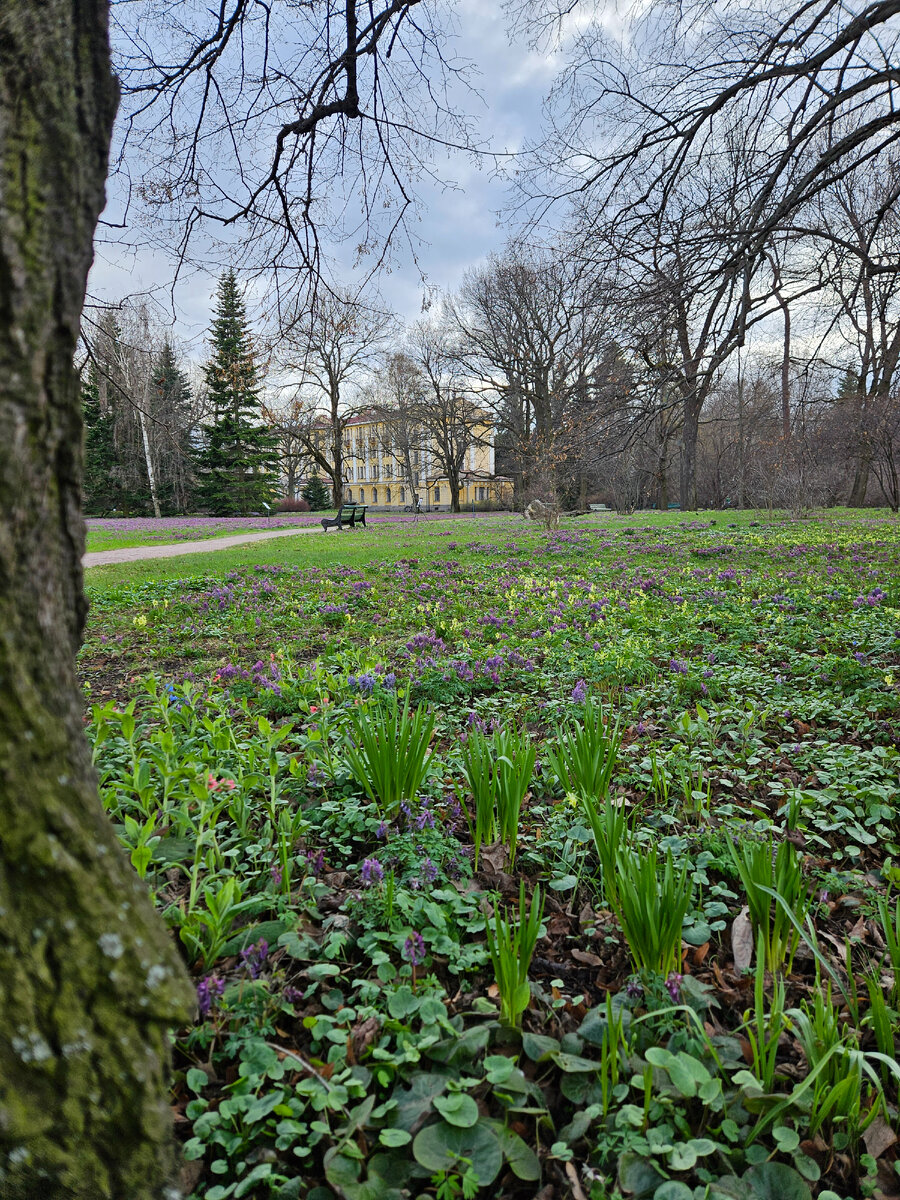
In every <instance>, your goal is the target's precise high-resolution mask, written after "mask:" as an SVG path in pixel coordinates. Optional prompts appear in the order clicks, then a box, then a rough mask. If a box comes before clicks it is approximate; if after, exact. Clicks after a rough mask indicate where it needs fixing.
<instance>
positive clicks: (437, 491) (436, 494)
mask: <svg viewBox="0 0 900 1200" xmlns="http://www.w3.org/2000/svg"><path fill="white" fill-rule="evenodd" d="M434 502H435V504H440V502H441V489H440V488H439V487H436V488H435V489H434Z"/></svg>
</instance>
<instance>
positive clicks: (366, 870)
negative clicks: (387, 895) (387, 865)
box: [360, 858, 384, 887]
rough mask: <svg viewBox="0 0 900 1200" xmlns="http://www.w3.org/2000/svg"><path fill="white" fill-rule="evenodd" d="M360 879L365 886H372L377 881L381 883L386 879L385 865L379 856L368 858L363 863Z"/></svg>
mask: <svg viewBox="0 0 900 1200" xmlns="http://www.w3.org/2000/svg"><path fill="white" fill-rule="evenodd" d="M360 879H361V880H362V882H363V886H364V887H371V886H372V885H373V884H375V883H381V881H382V880H383V879H384V867H383V866H382V865H381V863H380V862H379V861H378V859H377V858H367V859H366V860H365V862H364V863H363V865H362V871H361V872H360Z"/></svg>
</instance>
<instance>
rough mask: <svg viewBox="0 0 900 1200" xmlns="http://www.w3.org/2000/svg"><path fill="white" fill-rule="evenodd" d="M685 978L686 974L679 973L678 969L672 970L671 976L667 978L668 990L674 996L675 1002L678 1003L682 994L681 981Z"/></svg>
mask: <svg viewBox="0 0 900 1200" xmlns="http://www.w3.org/2000/svg"><path fill="white" fill-rule="evenodd" d="M683 979H684V976H683V975H679V974H678V972H677V971H670V972H669V977H668V979H667V980H666V991H667V992H668V993H669V995H670V996H671V997H672V1002H673V1003H674V1004H677V1003H678V998H679V996H680V995H681V981H682V980H683Z"/></svg>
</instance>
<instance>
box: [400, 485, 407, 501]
mask: <svg viewBox="0 0 900 1200" xmlns="http://www.w3.org/2000/svg"><path fill="white" fill-rule="evenodd" d="M400 503H401V504H405V503H406V488H401V489H400Z"/></svg>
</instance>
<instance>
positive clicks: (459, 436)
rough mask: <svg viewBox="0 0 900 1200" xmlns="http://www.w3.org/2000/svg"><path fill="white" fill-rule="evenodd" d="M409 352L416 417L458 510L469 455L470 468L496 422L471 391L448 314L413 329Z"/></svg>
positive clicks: (454, 509) (454, 510)
mask: <svg viewBox="0 0 900 1200" xmlns="http://www.w3.org/2000/svg"><path fill="white" fill-rule="evenodd" d="M408 352H409V354H410V356H411V357H412V359H413V361H414V362H415V363H416V365H417V367H418V369H419V372H420V374H421V378H422V388H421V391H420V395H419V397H418V400H417V403H416V412H417V416H418V420H419V422H420V423H421V427H422V428H423V429H424V430H425V431H426V433H427V435H428V439H429V445H430V447H431V451H432V453H433V455H434V459H435V462H436V464H437V466H438V467H439V469H440V471H441V472H442V474H443V475H444V477H445V478H446V480H447V483H448V484H449V487H450V508H451V511H453V512H459V508H460V505H459V497H460V492H461V490H462V484H463V478H464V475H465V473H466V457H467V455H468V456H469V462H470V469H471V468H472V462H473V460H474V451H475V448H476V446H478V445H483V444H484V441H485V438H487V437H491V435H492V432H493V420H492V418H491V415H490V414H489V413H487V412H485V410H484V409H483V408H482V407H480V406H479V405H477V404H475V403H474V402H473V400H472V399H471V397H470V396H469V395H468V393H467V381H466V380H465V378H464V376H463V371H462V355H461V348H460V345H459V342H458V340H457V338H456V337H455V335H454V333H453V330H452V329H451V327H450V325H449V322H448V321H447V320H446V315H445V314H442V315H441V317H440V318H438V319H434V320H431V321H419V322H418V323H417V324H415V325H414V326H413V327H412V329H410V331H409V335H408Z"/></svg>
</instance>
